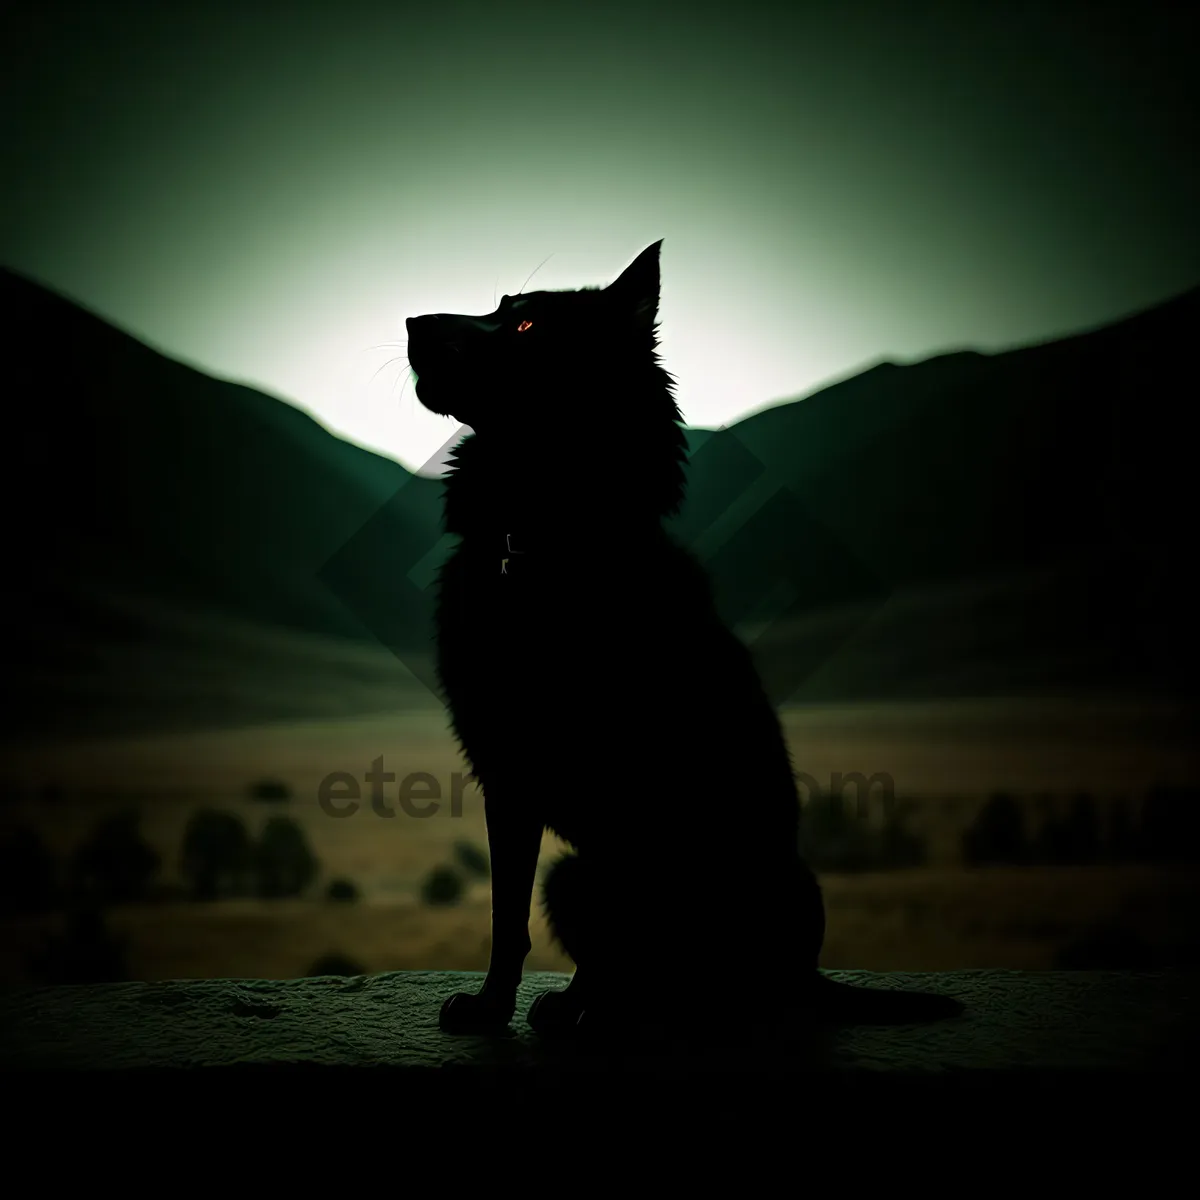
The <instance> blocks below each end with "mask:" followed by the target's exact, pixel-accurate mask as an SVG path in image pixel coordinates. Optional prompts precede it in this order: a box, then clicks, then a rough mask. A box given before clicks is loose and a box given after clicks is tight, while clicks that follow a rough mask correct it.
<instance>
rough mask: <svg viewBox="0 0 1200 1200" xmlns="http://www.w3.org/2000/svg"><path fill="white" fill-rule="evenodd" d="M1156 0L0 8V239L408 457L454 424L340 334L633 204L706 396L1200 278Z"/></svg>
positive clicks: (1168, 49) (520, 258)
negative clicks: (658, 249)
mask: <svg viewBox="0 0 1200 1200" xmlns="http://www.w3.org/2000/svg"><path fill="white" fill-rule="evenodd" d="M1186 8H1187V6H1186V5H1184V4H1183V3H1182V2H1180V3H1177V4H1172V5H1170V6H1166V5H1160V4H1157V3H1140V4H1123V5H1116V4H1106V3H1098V4H1097V3H1088V4H1084V3H1079V2H1076V3H1071V4H1061V5H1045V4H1041V5H1030V4H1024V3H1020V2H1016V3H1010V2H1006V3H988V4H974V3H972V2H971V0H958V2H957V3H953V4H937V5H934V4H920V3H917V4H911V3H905V4H900V3H897V2H895V0H892V2H889V3H886V4H881V3H875V4H855V3H845V4H839V5H837V6H836V7H835V8H833V9H830V10H828V11H824V10H822V9H821V8H819V7H817V6H805V5H803V4H799V5H786V6H785V5H782V4H773V5H767V4H758V3H753V2H739V3H728V2H727V0H726V2H725V3H721V4H711V3H707V2H706V0H700V2H693V3H689V4H687V5H683V4H680V5H661V4H660V5H656V4H653V3H648V2H646V0H640V2H638V3H627V2H626V0H610V2H607V3H604V4H598V3H591V4H587V5H573V4H569V3H555V4H546V3H542V2H541V0H511V2H508V3H495V2H493V3H487V4H479V3H457V2H455V0H445V2H438V3H430V4H426V5H423V6H417V5H411V6H410V5H406V4H404V3H393V4H386V5H384V4H379V3H373V4H365V3H360V2H359V0H341V2H338V3H325V4H321V5H316V4H306V3H296V4H290V5H283V4H272V3H242V4H224V3H209V4H204V5H197V4H192V3H191V2H190V0H158V2H157V3H142V2H140V0H138V2H126V3H120V4H102V3H99V2H98V0H91V2H90V3H86V4H63V3H57V2H55V0H42V2H41V3H38V4H37V5H36V7H32V6H30V7H28V8H25V6H16V7H13V6H10V11H9V12H8V14H7V15H6V16H5V17H4V18H3V23H4V25H3V29H2V30H0V34H2V36H3V43H4V50H3V52H2V53H3V55H4V61H3V63H2V70H3V85H2V86H3V88H4V95H3V105H2V108H0V119H2V120H3V126H4V128H3V139H2V146H3V150H2V153H3V172H4V175H3V182H4V186H3V191H2V198H0V259H2V261H3V262H4V263H5V264H6V265H8V266H11V267H15V268H17V269H19V270H21V271H23V272H25V273H27V274H30V275H32V276H34V277H35V278H37V279H40V280H42V281H44V282H45V283H48V284H50V285H52V286H54V287H56V288H58V289H60V290H63V291H65V292H66V293H68V294H69V295H72V296H74V297H76V298H77V299H79V300H81V301H83V302H85V303H87V304H89V305H90V306H93V307H95V308H96V309H98V310H99V311H100V312H101V313H103V314H104V315H106V316H108V317H109V318H110V319H112V320H113V321H114V322H116V323H117V324H119V325H121V326H123V327H125V328H127V329H129V330H130V331H131V332H133V333H135V334H137V335H138V336H140V337H142V338H144V339H145V340H147V341H149V342H151V343H152V344H155V345H158V346H159V347H161V348H162V349H164V350H166V351H168V352H169V353H172V354H174V355H176V356H178V357H181V358H183V359H185V360H187V361H190V362H192V363H195V364H196V365H198V366H201V367H203V368H204V369H206V370H209V371H210V372H212V373H214V374H218V375H224V376H227V377H233V378H239V379H244V380H247V381H250V382H253V383H256V384H258V385H260V386H262V387H263V388H265V389H266V390H268V391H271V392H274V393H275V394H277V395H280V396H283V397H285V398H288V399H290V400H292V401H293V402H296V403H298V404H300V405H301V406H302V407H304V408H306V409H308V410H309V411H311V412H313V413H314V414H315V415H317V416H318V417H319V419H321V420H322V421H323V422H324V423H325V424H326V425H328V426H329V427H330V428H332V429H334V430H336V431H338V432H341V433H344V434H345V435H347V436H349V437H352V438H353V439H354V440H356V441H359V442H362V443H363V444H365V445H369V446H372V447H374V448H378V449H381V450H383V451H384V452H386V453H388V454H391V455H392V456H394V457H397V458H399V459H400V460H401V461H404V462H406V463H408V464H409V465H418V464H420V463H422V462H424V460H425V458H426V457H427V456H428V455H429V454H431V453H432V452H433V451H434V450H435V449H436V448H437V447H438V446H439V445H440V444H441V443H442V442H443V441H444V440H445V438H446V437H447V436H448V434H449V433H450V432H451V431H450V430H449V429H448V427H447V425H446V424H445V422H443V421H441V420H440V419H439V418H434V417H431V416H429V415H428V414H425V413H423V412H421V411H419V410H418V409H417V407H416V406H415V404H414V401H413V397H412V388H411V386H409V387H408V388H407V389H406V390H405V392H404V394H403V397H402V398H400V391H401V383H402V380H403V372H402V364H394V365H393V366H392V367H391V368H389V369H388V370H385V371H384V372H383V373H382V374H381V375H380V377H379V378H378V379H376V380H374V381H371V379H370V376H371V374H372V372H373V371H375V370H376V368H378V367H380V366H381V365H382V364H383V363H384V362H385V360H386V359H387V357H388V352H387V351H371V350H369V347H371V346H372V345H373V344H375V343H380V342H385V341H389V340H393V339H398V340H400V341H402V340H403V336H404V335H403V326H402V321H403V318H404V317H405V316H406V315H410V314H413V313H418V312H428V311H446V310H451V311H468V312H486V311H488V310H489V309H490V308H491V307H492V301H493V295H494V289H498V290H499V291H500V292H504V291H508V292H514V291H516V290H517V289H518V288H519V287H520V286H521V284H522V282H523V280H524V279H525V277H526V276H527V275H529V273H530V272H531V271H533V270H534V268H535V267H537V266H538V264H539V263H541V262H542V261H543V260H544V259H546V258H547V256H548V255H552V256H553V257H551V258H550V261H549V262H547V263H546V264H545V266H544V267H542V269H541V270H540V271H539V272H538V274H537V276H536V277H535V279H534V281H533V284H531V286H534V287H573V286H580V285H582V284H589V283H605V282H608V281H609V280H610V279H611V278H613V277H614V276H615V275H616V274H617V273H618V272H619V271H620V270H621V268H622V267H624V266H625V264H626V263H627V262H628V261H629V260H630V259H631V258H632V257H633V256H634V255H635V254H636V253H637V252H638V251H639V250H641V249H642V248H643V247H644V246H645V245H647V244H648V243H650V242H651V241H654V240H656V239H658V238H660V237H661V238H665V245H664V250H663V270H664V285H663V307H662V319H663V322H664V331H663V350H664V355H665V357H666V360H667V361H666V365H667V367H668V369H670V370H671V371H672V372H673V373H674V374H675V375H676V376H677V377H678V378H679V384H680V386H679V395H680V400H681V406H682V407H683V410H684V413H685V416H686V417H687V419H688V420H689V422H690V423H692V424H694V425H709V426H713V425H717V424H720V423H723V422H727V421H731V420H733V419H735V418H736V417H738V416H739V415H742V414H744V413H746V412H748V411H751V410H754V409H757V408H760V407H763V406H764V405H766V404H769V403H772V402H776V401H778V400H781V399H784V398H788V397H793V396H796V395H800V394H803V393H805V392H808V391H811V390H812V389H814V388H815V387H817V386H819V385H820V384H822V383H824V382H826V381H829V380H831V379H833V378H837V377H839V376H844V375H846V374H849V373H852V372H854V371H856V370H858V369H861V368H862V367H864V366H866V365H869V364H870V363H871V362H873V361H876V360H878V359H879V358H881V357H888V358H893V359H896V360H901V361H903V360H908V359H912V358H918V357H922V356H925V355H928V354H930V353H934V352H937V351H939V350H943V349H952V348H958V347H962V346H974V347H978V348H980V349H989V348H998V347H1002V346H1006V345H1011V344H1013V343H1016V342H1020V341H1024V340H1030V339H1039V338H1045V337H1049V336H1054V335H1057V334H1061V333H1066V332H1072V331H1074V330H1076V329H1079V328H1082V327H1086V326H1088V325H1091V324H1093V323H1097V322H1100V321H1104V320H1109V319H1112V318H1116V317H1119V316H1122V315H1125V314H1126V313H1128V312H1131V311H1134V310H1137V309H1139V308H1141V307H1144V306H1146V305H1148V304H1151V303H1153V302H1156V301H1158V300H1162V299H1165V298H1166V297H1168V296H1170V295H1172V294H1175V293H1177V292H1179V291H1181V290H1183V289H1184V288H1186V287H1188V286H1191V285H1193V284H1195V283H1196V282H1198V281H1200V254H1198V250H1197V237H1196V232H1195V223H1196V218H1195V214H1196V213H1197V212H1200V172H1198V170H1197V166H1196V162H1195V153H1194V147H1195V145H1197V144H1200V130H1198V129H1197V122H1196V99H1197V97H1196V88H1197V85H1196V83H1195V82H1194V80H1192V81H1189V80H1187V79H1186V76H1185V71H1186V70H1188V69H1191V70H1192V73H1193V74H1195V71H1194V55H1195V46H1196V41H1195V37H1194V31H1193V30H1192V29H1189V28H1188V27H1187V22H1188V21H1189V20H1192V19H1190V18H1188V17H1187V16H1186V15H1185V14H1186ZM22 10H24V11H22ZM402 352H403V350H402V347H400V348H398V349H397V350H396V351H395V353H402Z"/></svg>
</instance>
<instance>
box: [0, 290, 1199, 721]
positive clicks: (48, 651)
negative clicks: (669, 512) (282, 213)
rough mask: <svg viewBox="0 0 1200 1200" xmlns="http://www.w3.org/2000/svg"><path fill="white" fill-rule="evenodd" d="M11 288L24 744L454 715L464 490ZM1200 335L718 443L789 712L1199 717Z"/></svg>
mask: <svg viewBox="0 0 1200 1200" xmlns="http://www.w3.org/2000/svg"><path fill="white" fill-rule="evenodd" d="M0 296H2V298H3V301H4V304H5V311H6V313H8V314H9V316H8V318H7V320H6V322H5V326H4V329H5V332H4V337H5V339H6V340H5V345H4V352H3V368H2V369H3V372H4V378H5V382H6V385H7V386H6V388H5V391H6V394H7V396H8V397H9V404H8V418H9V431H8V432H9V437H8V439H7V440H8V445H9V446H10V447H11V449H10V453H9V463H8V470H6V472H5V473H4V483H3V485H2V487H3V489H4V490H3V495H2V507H0V511H2V513H3V521H4V530H5V538H6V544H7V546H8V547H9V549H10V553H11V554H12V555H13V556H14V557H13V560H12V561H13V567H12V569H11V570H10V573H9V574H10V584H9V605H8V610H9V619H8V621H7V622H6V624H5V643H6V644H5V646H4V653H5V656H6V662H7V663H9V664H10V670H9V681H10V683H9V686H10V689H12V690H13V692H14V703H13V704H12V705H10V706H9V707H10V711H11V712H12V714H13V715H12V717H10V719H9V721H8V722H7V726H6V728H5V732H4V735H3V736H4V738H5V739H6V740H8V739H14V738H15V739H28V738H30V737H43V736H45V737H53V736H58V735H63V734H73V733H77V732H88V733H92V732H116V731H120V732H135V731H143V730H144V731H150V730H157V729H166V728H172V729H175V728H178V729H187V728H198V727H214V726H224V725H240V724H246V723H251V722H255V721H262V720H275V719H282V718H287V717H308V716H322V715H333V714H337V715H342V714H348V713H353V712H365V711H381V710H384V709H387V708H399V707H404V706H406V705H431V704H435V703H437V701H436V699H435V697H434V695H433V693H432V691H431V689H432V688H433V674H432V667H431V663H432V658H431V643H430V633H431V629H430V625H429V616H430V607H431V600H432V597H431V595H430V593H429V591H428V584H429V583H430V581H431V580H432V579H433V576H434V569H435V568H436V565H437V563H438V562H439V561H440V558H441V556H442V555H444V553H445V551H446V549H447V547H448V544H449V543H448V541H447V539H445V538H443V537H442V536H441V529H440V521H441V507H440V492H441V486H440V484H439V483H438V481H436V480H431V479H427V478H424V477H422V476H417V475H413V474H411V473H410V472H408V471H407V470H405V469H404V468H403V467H401V466H400V465H399V464H397V463H394V462H392V461H390V460H388V459H386V458H383V457H381V456H379V455H376V454H373V453H371V452H370V451H367V450H364V449H362V448H360V447H357V446H355V445H353V444H351V443H349V442H347V441H345V440H343V439H341V438H338V437H336V436H335V435H333V434H331V433H329V432H328V431H327V430H325V429H323V428H322V427H321V426H320V425H319V424H318V423H317V422H316V421H314V420H312V419H311V418H309V417H308V416H306V415H305V414H304V413H302V412H300V411H299V410H297V409H295V408H293V407H292V406H291V405H289V404H286V403H284V402H282V401H280V400H277V399H274V398H272V397H270V396H266V395H264V394H262V393H260V392H257V391H255V390H253V389H251V388H248V387H244V386H241V385H238V384H233V383H227V382H223V381H219V380H215V379H212V378H210V377H209V376H207V375H205V374H203V373H202V372H199V371H197V370H194V369H192V368H191V367H188V366H185V365H183V364H181V363H178V362H175V361H173V360H171V359H170V358H168V357H166V356H164V355H162V354H159V353H158V352H156V351H155V350H153V349H151V348H149V347H147V346H145V345H143V344H142V343H141V342H139V341H138V340H137V339H136V338H133V337H131V336H129V335H128V334H126V333H124V332H122V331H121V330H119V329H117V328H115V327H114V326H113V325H112V324H110V323H109V322H107V321H105V320H103V319H101V318H100V317H98V316H96V315H95V314H93V313H91V312H89V311H87V310H85V309H84V308H82V307H81V306H79V305H77V304H75V303H73V302H71V301H69V300H67V299H65V298H63V297H61V296H59V295H57V294H55V293H54V292H52V291H50V290H48V289H46V288H44V287H42V286H40V285H38V284H37V283H35V282H33V281H31V280H28V279H26V278H24V277H22V276H20V275H18V274H15V273H13V272H7V271H4V272H0ZM1198 313H1200V289H1194V290H1192V291H1190V292H1187V293H1185V294H1183V295H1181V296H1178V297H1176V298H1175V299H1173V300H1171V301H1168V302H1167V303H1165V304H1162V305H1159V306H1157V307H1155V308H1153V309H1150V310H1148V311H1147V312H1144V313H1140V314H1137V315H1135V316H1132V317H1129V318H1127V319H1125V320H1122V321H1118V322H1115V323H1113V324H1110V325H1107V326H1104V327H1102V328H1099V329H1096V330H1093V331H1090V332H1087V333H1083V334H1079V335H1076V336H1073V337H1068V338H1063V339H1059V340H1055V341H1051V342H1047V343H1045V344H1042V345H1035V346H1030V347H1025V348H1021V349H1017V350H1011V351H1006V352H1002V353H997V354H980V353H975V352H972V351H964V352H959V353H953V354H946V355H941V356H938V357H935V358H931V359H929V360H926V361H924V362H920V363H917V364H915V365H911V366H898V365H895V364H892V363H881V364H879V365H877V366H875V367H872V368H871V369H869V370H867V371H864V372H862V373H861V374H859V375H856V376H854V377H853V378H851V379H848V380H845V381H843V382H841V383H838V384H835V385H833V386H831V387H827V388H825V389H822V390H820V391H818V392H816V393H814V394H812V395H810V396H808V397H806V398H803V399H801V400H797V401H793V402H790V403H785V404H781V405H779V406H776V407H773V408H770V409H767V410H765V411H762V412H759V413H756V414H755V415H753V416H750V417H748V418H746V419H744V420H742V421H740V422H738V423H737V424H735V425H734V426H732V427H731V428H728V429H724V430H719V431H709V430H689V431H688V437H689V444H690V449H691V453H692V466H691V471H690V484H689V495H688V500H687V503H686V505H685V507H684V510H683V512H682V514H681V515H680V517H679V518H678V519H677V520H676V521H675V522H674V532H676V533H677V534H678V535H679V536H680V537H681V538H682V539H683V540H685V541H686V542H687V543H688V544H690V545H692V546H693V547H694V549H695V550H696V552H697V553H698V554H699V555H700V557H701V558H702V559H703V560H704V561H705V563H706V565H707V566H708V567H709V569H710V571H711V572H712V574H713V578H714V583H715V587H716V592H717V596H718V600H719V603H720V605H721V607H722V610H723V612H724V614H725V616H726V617H727V619H729V620H730V621H731V622H732V623H734V624H735V626H736V627H737V628H738V630H739V632H742V633H743V636H745V637H746V639H747V640H748V641H749V642H750V644H751V645H752V646H753V648H754V650H755V654H756V657H757V658H758V661H759V665H760V668H761V669H762V670H763V673H764V676H765V677H766V680H767V683H768V687H769V690H770V691H771V693H772V695H773V697H774V698H775V699H776V700H777V701H779V702H784V701H789V700H791V701H804V702H823V701H829V700H839V701H843V700H865V699H882V698H904V697H918V696H920V697H933V696H959V695H963V696H965V695H987V694H998V693H1000V692H1004V693H1011V692H1014V691H1016V692H1023V691H1025V692H1038V691H1047V690H1051V691H1060V692H1061V691H1064V690H1086V691H1096V690H1102V691H1132V692H1138V693H1154V694H1156V695H1157V694H1166V693H1169V694H1171V695H1186V696H1188V697H1191V696H1192V695H1193V689H1194V686H1195V685H1194V681H1195V670H1194V667H1195V622H1194V620H1193V619H1192V617H1191V607H1192V606H1191V604H1190V584H1189V582H1188V580H1189V578H1190V571H1188V570H1186V569H1185V568H1186V567H1187V563H1186V561H1184V560H1185V558H1186V556H1187V554H1188V553H1190V547H1191V544H1192V541H1193V538H1192V537H1191V530H1192V528H1193V521H1194V513H1195V502H1194V499H1193V495H1194V487H1193V486H1192V485H1190V483H1189V482H1188V481H1189V478H1190V476H1189V468H1190V465H1191V463H1190V457H1191V451H1190V443H1189V442H1188V439H1187V437H1186V431H1187V429H1188V427H1189V425H1190V413H1189V412H1188V411H1187V407H1186V400H1187V397H1188V396H1189V395H1190V394H1191V393H1192V392H1193V391H1194V385H1192V386H1191V387H1189V385H1188V384H1187V382H1186V381H1187V380H1188V379H1189V378H1192V377H1193V375H1194V366H1193V363H1192V361H1191V352H1190V347H1191V346H1192V345H1193V344H1194V343H1195V338H1196V332H1197V316H1198ZM617 479H619V464H614V480H617ZM581 686H585V684H584V683H582V682H581ZM17 697H19V699H17Z"/></svg>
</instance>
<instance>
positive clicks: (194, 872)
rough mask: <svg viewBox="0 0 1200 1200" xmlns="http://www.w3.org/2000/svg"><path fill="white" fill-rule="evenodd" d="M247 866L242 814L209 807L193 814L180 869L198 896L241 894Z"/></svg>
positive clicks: (247, 837) (247, 843) (247, 847)
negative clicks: (240, 815)
mask: <svg viewBox="0 0 1200 1200" xmlns="http://www.w3.org/2000/svg"><path fill="white" fill-rule="evenodd" d="M250 868H251V854H250V834H249V831H248V830H247V829H246V823H245V821H243V820H242V819H241V817H238V816H235V815H234V814H233V813H227V812H219V811H217V810H216V809H211V808H205V809H201V810H200V811H199V812H197V813H195V814H193V816H192V818H191V820H190V821H189V822H188V826H187V829H186V830H185V832H184V835H183V861H182V869H183V876H184V879H185V880H186V881H187V883H188V886H189V889H190V890H191V893H192V895H193V896H194V897H195V898H196V899H197V900H216V899H217V898H218V897H220V896H229V895H233V896H241V895H244V894H245V893H246V891H247V885H248V883H249V878H250Z"/></svg>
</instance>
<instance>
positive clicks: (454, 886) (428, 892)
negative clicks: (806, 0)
mask: <svg viewBox="0 0 1200 1200" xmlns="http://www.w3.org/2000/svg"><path fill="white" fill-rule="evenodd" d="M462 894H463V881H462V877H461V876H460V875H459V873H458V872H457V871H456V870H455V869H454V868H453V867H434V869H433V870H432V871H430V872H429V874H428V875H427V876H426V877H425V882H424V883H423V884H422V885H421V898H422V899H423V900H424V901H425V903H426V904H429V905H433V906H446V905H451V904H457V903H458V902H459V900H461V899H462Z"/></svg>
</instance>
